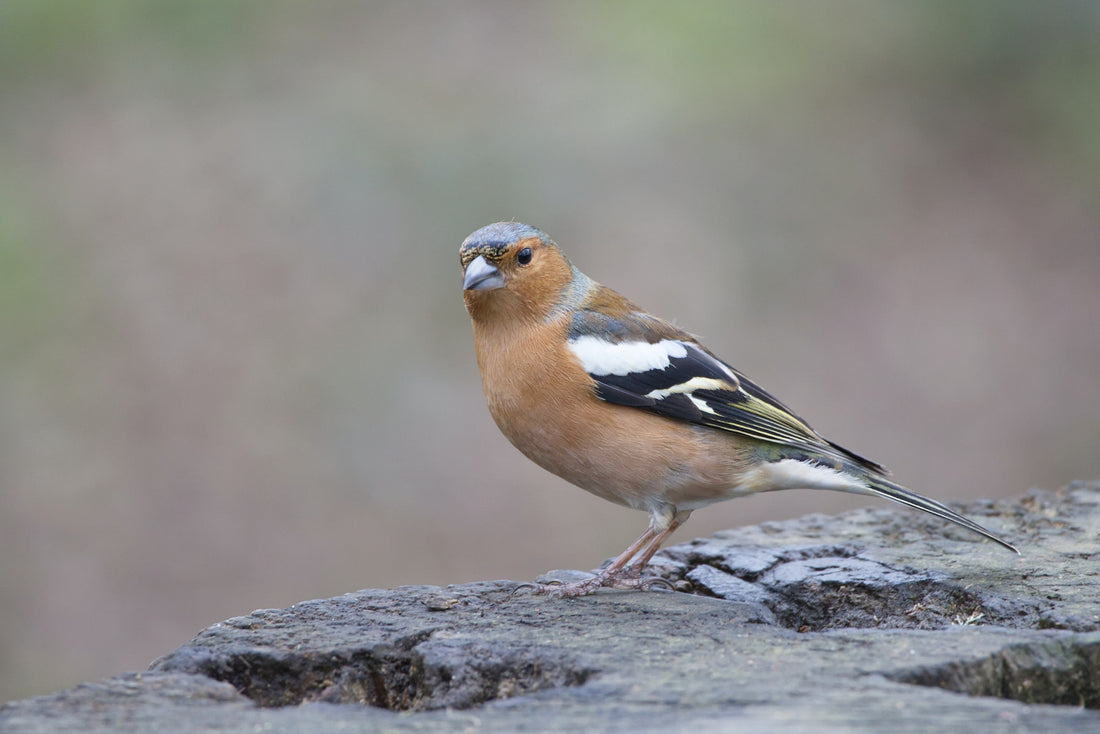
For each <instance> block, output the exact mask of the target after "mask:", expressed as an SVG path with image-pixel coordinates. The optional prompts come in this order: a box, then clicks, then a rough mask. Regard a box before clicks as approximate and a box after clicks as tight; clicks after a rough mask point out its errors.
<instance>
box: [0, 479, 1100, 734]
mask: <svg viewBox="0 0 1100 734" xmlns="http://www.w3.org/2000/svg"><path fill="white" fill-rule="evenodd" d="M963 509H964V511H966V512H967V513H968V514H971V515H972V516H974V517H975V518H976V519H978V520H979V521H980V522H982V523H983V524H987V525H989V526H990V527H992V528H993V529H995V530H997V531H1000V532H1003V533H1004V534H1005V535H1006V536H1007V537H1009V538H1010V539H1012V540H1013V541H1015V542H1017V543H1018V544H1019V546H1020V547H1021V549H1022V551H1023V554H1022V555H1021V556H1014V555H1013V554H1011V553H1009V552H1008V551H1005V550H1004V549H1002V548H999V547H997V546H995V545H993V544H991V543H987V542H982V541H980V540H978V539H976V538H974V537H971V536H970V535H968V534H963V533H957V532H955V531H954V530H953V529H952V528H951V527H949V526H947V525H946V524H943V523H939V522H937V521H936V520H934V519H931V518H924V517H923V516H919V515H917V514H915V513H912V512H908V511H905V510H901V509H897V510H895V509H891V508H877V509H873V510H859V511H856V512H852V513H847V514H845V515H840V516H838V517H825V516H820V515H814V516H809V517H805V518H801V519H798V520H793V521H789V522H782V523H767V524H764V525H760V526H756V527H748V528H740V529H737V530H730V531H725V532H722V533H719V534H717V535H715V536H714V537H711V538H705V539H701V540H695V541H691V542H689V543H684V544H682V545H678V546H673V547H671V548H669V549H667V550H666V551H663V552H662V553H660V554H659V555H658V557H657V558H656V559H655V564H654V566H653V568H654V569H655V570H656V571H658V572H659V573H660V574H661V575H662V576H663V577H664V578H666V579H668V580H669V582H670V583H671V584H672V585H673V586H674V587H675V588H681V589H685V590H689V591H692V592H694V593H677V592H669V591H663V590H655V591H651V592H648V593H640V592H621V591H603V592H600V593H598V594H595V595H593V596H589V597H584V598H580V599H547V598H545V597H532V596H530V595H529V594H527V593H526V592H523V591H520V592H518V593H517V594H515V595H513V594H512V591H513V589H514V587H515V583H514V582H509V581H494V582H482V583H475V584H462V585H456V586H448V587H428V586H408V587H401V588H397V589H391V590H377V589H369V590H365V591H360V592H357V593H354V594H346V595H344V596H340V597H336V598H333V599H325V600H318V601H309V602H303V603H301V604H296V605H294V606H292V607H289V608H287V609H279V610H260V611H256V612H253V613H252V614H249V615H246V616H243V617H235V618H233V619H229V620H226V621H225V622H222V623H220V624H216V625H214V626H212V627H210V628H209V629H207V630H204V631H203V632H201V633H200V634H199V635H198V636H196V637H195V638H194V639H193V640H191V641H190V642H188V643H187V644H186V645H184V646H183V647H180V648H179V649H177V650H175V651H173V652H171V653H169V654H167V655H165V656H164V657H162V658H160V659H159V660H157V661H156V662H154V663H153V665H152V667H151V668H150V670H149V671H148V672H145V673H130V674H126V675H122V676H118V677H116V678H111V679H109V680H107V681H104V682H101V683H94V684H85V685H82V686H78V687H76V688H74V689H71V690H69V691H63V692H60V693H56V694H52V695H49V696H42V697H39V698H34V699H29V700H26V701H17V702H13V703H9V704H7V705H5V706H4V707H3V708H0V731H4V732H46V731H50V732H52V731H63V730H65V731H67V730H80V731H89V730H101V731H134V732H137V731H141V732H156V731H178V730H181V729H203V728H206V729H216V730H219V731H240V732H244V731H249V732H251V731H260V730H272V731H328V730H336V729H340V730H347V731H394V732H404V731H410V732H411V731H417V732H431V731H463V730H468V729H476V730H480V731H500V732H512V731H585V732H600V731H625V730H629V731H643V732H644V731H662V732H665V731H691V732H698V731H727V730H735V729H737V730H739V729H747V730H752V731H783V732H786V731H791V730H812V731H867V732H877V731H883V730H890V731H927V730H929V729H933V728H936V729H944V730H953V729H962V730H966V729H967V728H978V727H980V728H981V730H982V731H983V732H992V731H1025V730H1038V731H1044V732H1070V731H1072V732H1075V734H1076V732H1080V731H1089V730H1100V584H1098V581H1100V483H1076V484H1073V485H1070V486H1069V487H1067V488H1065V489H1063V490H1060V491H1058V492H1032V493H1030V494H1028V495H1027V496H1025V497H1023V498H1022V499H1017V500H1011V501H1001V502H993V503H990V502H983V503H976V504H973V505H971V506H969V507H965V508H963ZM554 577H556V578H561V577H562V574H554ZM656 588H658V589H659V588H660V587H656Z"/></svg>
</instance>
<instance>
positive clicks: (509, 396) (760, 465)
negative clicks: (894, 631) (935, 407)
mask: <svg viewBox="0 0 1100 734" xmlns="http://www.w3.org/2000/svg"><path fill="white" fill-rule="evenodd" d="M460 255H461V261H462V269H463V284H462V287H463V298H464V300H465V302H466V310H467V311H468V312H469V314H470V318H471V320H472V321H473V327H474V343H475V346H476V350H477V362H478V366H479V367H480V369H481V382H482V387H483V388H484V391H485V398H486V401H487V402H488V405H489V412H490V413H491V414H492V416H493V419H494V420H495V421H496V424H497V426H498V427H499V428H500V430H501V432H502V433H503V434H504V435H505V436H506V437H507V438H508V440H509V441H511V442H512V444H513V445H514V446H515V447H516V448H518V449H519V450H520V451H522V452H523V453H524V454H525V455H526V456H527V457H528V458H529V459H531V460H532V461H534V462H535V463H536V464H538V465H539V466H541V467H543V468H544V469H548V470H549V471H551V472H553V473H554V474H557V475H558V476H559V477H561V478H563V479H565V480H567V481H569V482H572V483H573V484H575V485H577V486H578V487H581V488H582V489H586V490H588V491H589V492H592V493H593V494H595V495H596V496H598V497H602V498H604V499H606V500H610V501H612V502H617V503H619V504H621V505H625V506H627V507H633V508H634V509H637V510H644V511H646V512H648V513H649V527H648V528H647V529H646V531H645V532H644V533H642V535H641V536H640V537H639V538H638V539H637V540H635V541H634V542H633V543H631V544H630V546H629V547H627V549H626V550H624V551H623V552H622V553H621V554H619V555H618V556H617V557H616V558H615V559H613V560H612V561H611V563H610V564H608V565H606V566H604V567H603V568H602V569H600V570H599V571H597V572H595V575H594V576H593V577H591V578H589V579H586V580H584V581H579V582H573V583H569V584H564V585H561V586H551V585H534V587H535V591H536V593H552V594H554V595H561V596H580V595H583V594H588V593H591V592H593V591H595V590H597V589H599V588H600V587H604V586H614V587H617V588H647V587H648V586H649V584H651V583H652V581H653V580H652V579H650V580H646V579H644V578H643V577H642V570H643V569H644V568H645V566H646V564H647V563H648V562H649V560H650V558H651V557H652V556H653V554H654V553H656V552H657V549H658V548H660V546H661V543H662V542H663V541H664V540H665V539H666V538H667V537H668V536H669V535H670V534H671V533H672V532H673V531H674V530H675V529H676V528H677V527H679V526H680V525H682V524H683V522H684V521H685V520H687V518H688V516H689V515H690V514H691V513H692V512H693V511H694V510H697V509H699V508H700V507H703V506H705V505H709V504H710V503H712V502H718V501H720V500H726V499H730V498H733V497H742V496H745V495H749V494H753V493H756V492H769V491H772V490H777V489H794V488H805V489H831V490H837V491H841V492H854V493H858V494H868V495H876V496H879V497H885V498H886V499H890V500H894V501H895V502H900V503H902V504H904V505H908V506H909V507H914V508H916V509H918V510H923V511H925V512H929V513H931V514H933V515H936V516H937V517H941V518H944V519H946V520H950V521H952V522H954V523H957V524H958V525H961V526H962V527H964V528H966V529H968V530H971V531H973V532H975V533H978V534H980V535H983V536H985V537H986V538H989V539H990V540H993V541H995V542H997V543H1000V544H1001V545H1003V546H1004V547H1006V548H1008V549H1010V550H1013V551H1015V550H1016V549H1015V548H1014V547H1013V546H1012V545H1010V544H1009V543H1008V542H1007V541H1005V540H1002V539H1001V538H999V537H997V536H996V535H994V534H993V533H992V532H990V531H989V530H986V529H985V528H983V527H982V526H981V525H978V524H977V523H975V522H973V521H972V520H969V519H967V518H965V517H963V516H962V515H960V514H958V513H956V512H954V511H953V510H951V509H950V508H948V507H946V506H945V505H943V504H941V503H939V502H937V501H936V500H933V499H929V498H927V497H923V496H921V495H919V494H916V493H915V492H912V491H910V490H908V489H905V488H904V487H901V486H899V485H897V484H894V483H893V482H891V481H890V480H889V479H887V478H886V477H887V471H886V470H885V469H884V468H883V467H882V466H880V465H879V464H876V463H875V462H873V461H870V460H868V459H865V458H863V457H862V456H859V455H858V454H856V453H853V452H852V451H849V450H848V449H845V448H843V447H841V446H839V445H837V444H835V443H833V442H832V441H828V440H826V439H824V438H822V437H821V436H820V435H819V434H818V433H817V432H816V431H815V430H814V429H813V428H811V427H810V426H809V424H807V423H806V421H804V420H802V419H801V418H799V417H798V416H797V415H795V413H793V412H792V411H791V410H790V409H789V408H787V406H785V405H784V404H783V403H781V402H780V401H779V400H777V399H776V398H774V397H772V396H771V395H770V394H768V393H767V392H765V391H764V390H763V389H761V388H760V387H758V386H757V385H756V384H755V383H753V382H751V381H750V380H748V379H747V378H746V377H745V376H744V375H742V374H741V373H740V372H738V371H737V370H735V369H734V368H733V367H731V366H730V365H728V364H726V363H725V362H723V361H722V360H720V359H718V357H716V356H715V355H714V354H712V353H711V352H710V350H708V349H707V348H706V347H704V346H703V345H702V344H700V343H699V341H698V340H697V339H696V338H695V337H694V336H692V335H691V334H688V333H687V332H685V331H682V330H681V329H678V328H677V327H675V326H673V325H672V324H670V323H669V322H667V321H663V320H662V319H659V318H657V317H656V316H652V315H650V314H648V313H646V312H645V311H643V310H642V309H640V308H639V307H637V306H635V305H634V304H633V303H631V302H630V301H628V300H627V299H626V298H624V297H623V296H621V295H619V294H618V293H616V292H615V291H613V290H611V289H610V288H607V287H605V286H602V285H600V284H599V283H597V282H595V281H594V280H592V279H591V278H589V277H588V276H586V275H585V274H584V273H582V272H581V271H579V270H578V269H577V268H576V267H574V266H573V264H572V263H570V262H569V260H568V259H567V258H566V256H565V254H564V253H563V252H562V251H561V250H560V249H558V246H557V245H556V244H554V242H552V241H551V240H550V238H549V237H547V236H546V235H545V234H544V233H542V232H540V231H539V230H537V229H535V228H534V227H531V226H528V225H526V224H520V223H518V222H498V223H497V224H491V225H489V226H487V227H483V228H482V229H479V230H477V231H476V232H474V233H473V234H471V235H470V236H469V237H467V238H466V241H465V242H463V243H462V247H461V250H460Z"/></svg>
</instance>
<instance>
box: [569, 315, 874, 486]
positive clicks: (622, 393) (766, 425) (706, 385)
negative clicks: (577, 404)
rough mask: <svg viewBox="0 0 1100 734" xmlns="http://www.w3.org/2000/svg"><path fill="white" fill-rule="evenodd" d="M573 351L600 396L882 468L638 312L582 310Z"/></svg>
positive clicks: (664, 325)
mask: <svg viewBox="0 0 1100 734" xmlns="http://www.w3.org/2000/svg"><path fill="white" fill-rule="evenodd" d="M569 346H570V348H571V350H572V351H573V354H574V355H575V356H576V357H577V359H578V360H579V361H580V363H581V365H582V366H583V367H584V369H585V371H586V372H587V373H588V374H589V376H590V377H591V378H592V379H593V381H594V382H595V389H596V396H597V397H598V398H600V399H601V400H605V401H607V402H609V403H616V404H618V405H624V406H629V407H634V408H640V409H642V410H648V411H651V412H653V413H657V414H658V415H663V416H666V417H668V418H674V419H677V420H682V421H687V422H689V423H695V424H698V425H703V426H709V427H711V428H716V429H719V430H723V431H730V432H731V433H735V434H738V435H741V436H745V437H747V438H752V439H756V440H759V441H766V442H769V443H772V444H778V445H781V446H786V447H790V448H794V449H799V450H802V451H807V452H810V453H811V454H825V455H830V456H834V457H839V458H844V459H847V460H849V461H853V462H855V463H856V464H857V465H859V466H860V467H862V468H863V469H865V470H868V471H871V472H873V473H875V474H880V475H884V474H885V469H883V468H882V467H881V466H880V465H878V464H876V463H875V462H873V461H870V460H869V459H865V458H863V457H862V456H859V455H857V454H855V453H853V452H851V451H848V450H847V449H845V448H843V447H841V446H838V445H836V444H834V443H832V442H831V441H827V440H826V439H824V438H823V437H822V436H821V435H819V434H818V433H817V431H815V430H814V429H813V428H811V427H810V425H809V424H808V423H807V422H806V421H804V420H803V419H802V418H800V417H798V415H796V414H795V413H794V412H793V411H792V410H791V409H790V408H788V407H787V406H786V405H784V404H783V403H781V402H780V401H779V400H778V399H776V398H775V397H774V396H772V395H771V394H769V393H768V392H767V391H765V390H764V389H763V388H761V387H760V386H759V385H757V384H756V383H754V382H752V381H751V380H749V379H748V378H747V377H745V376H744V375H743V374H741V373H740V372H738V371H737V370H735V369H734V368H733V367H731V366H730V365H728V364H726V363H725V362H723V361H722V360H720V359H718V358H717V357H715V356H714V355H713V354H711V353H710V352H709V351H708V350H707V349H706V348H705V347H703V346H702V345H701V344H699V343H698V341H697V340H696V339H695V338H694V337H692V336H691V335H690V334H687V333H686V332H683V331H681V330H679V329H677V328H676V327H674V326H672V325H671V324H668V323H667V322H663V321H660V320H659V319H656V318H655V317H652V316H649V315H647V314H643V313H640V312H637V311H634V312H629V313H623V314H621V315H617V316H615V317H611V316H607V315H605V314H603V313H599V312H594V311H580V312H578V313H577V314H575V315H574V317H573V324H572V328H571V329H570V334H569Z"/></svg>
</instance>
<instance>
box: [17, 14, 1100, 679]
mask: <svg viewBox="0 0 1100 734" xmlns="http://www.w3.org/2000/svg"><path fill="white" fill-rule="evenodd" d="M1098 38H1100V5H1097V4H1096V3H1091V2H1048V3H1030V2H1003V1H1000V0H998V1H992V2H964V3H959V2H955V1H953V0H952V1H944V2H926V3H920V4H918V3H908V4H900V5H899V4H884V3H877V2H873V1H867V2H833V3H828V4H825V3H816V2H789V3H781V4H780V3H745V4H734V3H727V2H718V1H716V2H694V3H685V4H672V3H665V2H657V1H656V0H654V1H652V2H629V3H627V2H607V3H588V2H582V1H581V0H576V1H573V2H558V3H542V4H534V3H515V2H511V1H510V0H499V1H479V2H420V3H403V2H396V1H395V2H369V3H352V2H316V3H297V2H236V1H234V0H209V1H204V0H191V1H190V2H167V1H154V0H141V1H135V2H128V1H127V2H124V1H120V0H99V1H97V2H94V3H91V2H83V1H82V0H73V1H62V0H27V1H24V0H5V2H3V3H0V700H5V699H9V698H16V697H24V696H29V695H33V694H38V693H44V692H47V691H51V690H54V689H57V688H61V687H65V686H69V685H72V684H75V683H77V682H79V681H81V680H85V679H93V678H98V677H101V676H106V675H110V674H114V673H118V672H121V671H124V670H134V669H142V668H144V667H145V666H147V665H148V663H149V662H150V661H151V660H152V659H153V658H154V657H156V656H158V655H160V654H163V653H165V652H167V651H169V650H171V649H172V648H174V647H176V646H177V645H179V644H182V643H183V642H185V641H186V640H187V639H188V638H189V637H190V636H191V635H192V634H193V633H195V632H197V631H198V630H200V629H201V628H203V627H204V626H206V625H209V624H211V623H214V622H217V621H219V620H221V619H223V618H226V617H230V616H233V615H238V614H243V613H247V612H249V611H251V610H252V609H255V608H260V607H278V606H285V605H289V604H292V603H294V602H297V601H299V600H303V599H308V598H317V597H325V596H331V595H336V594H340V593H343V592H348V591H353V590H356V589H360V588H365V587H387V586H394V585H400V584H419V583H433V584H445V583H455V582H464V581H471V580H477V579H486V578H504V577H507V578H512V579H530V578H533V577H534V576H535V575H537V574H539V573H541V572H543V571H545V570H548V569H551V568H592V567H594V566H596V565H597V564H598V563H599V562H600V561H601V560H602V559H604V558H606V557H608V556H611V555H613V554H615V553H617V552H618V551H619V550H621V549H622V548H623V547H625V546H626V544H627V543H628V542H629V541H630V540H632V539H633V538H635V537H636V536H637V534H638V533H640V532H641V530H642V529H643V527H644V526H645V523H646V518H645V516H644V515H642V514H641V513H637V512H632V511H629V510H626V509H623V508H619V507H616V506H613V505H611V504H608V503H605V502H603V501H602V500H598V499H596V498H594V497H591V496H589V495H587V494H586V493H584V492H582V491H580V490H578V489H576V488H574V487H571V486H569V485H567V484H566V483H564V482H563V481H561V480H559V479H557V478H555V477H553V476H551V475H549V474H547V473H545V472H544V471H542V470H541V469H539V468H538V467H536V466H535V465H533V464H531V463H529V462H528V461H527V460H526V459H524V458H523V457H522V456H521V455H520V454H519V453H518V452H516V451H515V450H513V449H512V448H511V446H509V445H508V444H507V443H506V441H505V440H504V439H503V438H502V437H501V436H500V435H499V434H498V432H497V429H496V427H495V426H494V425H493V423H492V420H491V418H490V417H489V415H488V412H487V410H486V408H485V406H484V400H483V397H482V394H481V386H480V382H479V377H478V373H477V367H476V364H475V361H474V353H473V345H472V339H471V334H470V326H469V322H468V319H467V316H466V314H465V312H464V310H463V307H462V299H461V294H460V285H459V282H460V273H459V266H458V246H459V243H460V242H461V241H462V240H463V238H465V236H466V235H467V234H468V233H470V232H471V231H473V230H474V229H477V228H478V227H481V226H483V225H485V224H488V223H490V222H493V221H497V220H501V219H517V220H520V221H524V222H528V223H530V224H533V225H535V226H537V227H540V228H542V229H544V230H546V231H547V232H548V233H550V235H551V236H552V237H553V238H554V239H555V240H557V242H558V243H559V244H561V245H562V246H563V248H564V249H565V250H566V251H567V252H568V253H569V254H570V255H571V257H572V259H573V260H574V262H575V263H577V264H578V265H579V266H580V267H581V268H582V269H584V270H585V271H586V272H587V273H588V274H589V275H591V276H593V277H594V278H596V279H597V280H600V281H602V282H604V283H607V284H608V285H611V286H612V287H615V288H617V289H619V290H622V291H623V292H625V293H627V294H628V295H629V296H630V297H631V298H632V299H633V300H635V301H637V302H639V303H640V304H642V305H643V306H644V307H646V308H648V309H650V310H652V311H654V312H656V313H658V314H661V315H664V316H666V317H669V318H675V319H676V321H677V322H678V323H679V324H680V325H682V326H684V327H685V328H687V329H689V330H691V331H693V332H695V333H698V334H701V335H703V336H704V337H705V338H706V340H707V342H708V344H709V345H710V346H711V347H712V348H713V349H714V350H715V351H716V352H717V353H718V354H720V355H722V356H724V357H725V358H726V359H728V360H729V361H730V362H731V363H732V364H734V365H735V366H737V367H738V368H740V369H742V370H743V371H745V372H746V373H747V374H748V375H750V376H751V377H753V378H754V379H756V380H757V381H759V382H760V383H762V384H763V385H764V386H765V387H766V388H767V389H769V390H771V391H773V392H775V393H776V394H777V395H779V396H780V397H781V398H782V399H784V400H785V401H787V402H788V403H789V404H791V405H792V406H793V407H794V408H795V409H796V410H798V411H799V412H800V413H801V414H802V415H803V416H805V417H806V418H807V419H808V420H810V421H811V423H813V424H814V426H815V427H817V428H818V429H819V430H820V431H821V432H822V433H824V434H825V435H826V436H828V437H830V438H832V439H833V440H835V441H838V442H840V443H842V444H844V445H847V446H850V447H851V448H853V449H854V450H856V451H858V452H859V453H862V454H865V455H867V456H869V457H872V458H874V459H877V460H879V461H882V462H883V463H885V464H887V465H888V466H890V467H891V468H892V469H893V470H894V472H895V476H896V478H897V479H898V480H899V481H901V482H903V483H905V484H907V485H909V486H911V487H913V488H915V489H918V490H920V491H922V492H924V493H927V494H930V495H932V496H935V497H937V498H940V499H945V500H961V499H966V498H977V497H1009V496H1014V495H1019V494H1020V493H1022V492H1024V491H1026V490H1027V489H1028V488H1029V487H1033V486H1040V487H1048V488H1054V487H1057V486H1060V485H1062V484H1064V483H1065V482H1067V481H1069V480H1072V479H1075V478H1096V477H1097V476H1100V452H1098V445H1100V410H1098V407H1100V241H1098V240H1100V236H1098V232H1100V135H1098V132H1097V131H1098V130H1100V93H1098V90H1100V43H1098V42H1097V39H1098ZM867 504H873V501H872V500H868V499H864V498H850V497H845V496H841V495H835V494H814V493H810V492H788V493H782V494H778V495H771V496H763V497H756V498H751V499H747V500H743V501H738V502H728V503H723V504H720V505H715V506H713V507H711V508H709V509H708V510H705V511H702V512H699V513H697V514H696V515H695V517H693V518H692V520H691V522H690V523H689V524H688V526H687V527H686V528H685V529H684V530H681V531H680V532H679V533H678V534H677V539H678V540H681V541H684V540H688V539H690V538H692V537H696V536H699V535H704V534H708V533H710V532H713V531H714V530H717V529H719V528H725V527H732V526H737V525H743V524H751V523H757V522H761V521H765V520H772V519H782V518H786V517H792V516H796V515H799V514H803V513H806V512H817V511H827V512H834V511H839V510H842V509H847V508H852V507H857V506H863V505H867Z"/></svg>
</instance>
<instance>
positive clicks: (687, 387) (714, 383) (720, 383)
mask: <svg viewBox="0 0 1100 734" xmlns="http://www.w3.org/2000/svg"><path fill="white" fill-rule="evenodd" d="M736 389H737V387H736V386H735V385H730V384H729V383H728V382H726V381H725V380H715V379H714V378H712V377H692V378H691V379H690V380H688V381H687V382H681V383H680V384H679V385H673V386H672V387H666V388H664V389H660V390H650V391H649V392H647V393H646V394H645V396H646V397H647V398H653V399H654V400H663V399H664V398H667V397H668V396H669V395H675V394H676V393H688V397H691V395H690V393H693V392H695V391H696V390H736ZM691 399H692V401H693V402H695V403H696V404H699V403H702V404H703V405H706V403H703V401H701V400H697V399H696V398H694V397H692V398H691ZM700 409H701V410H706V411H707V412H708V413H713V412H714V411H713V410H711V409H710V407H709V406H707V407H706V408H700Z"/></svg>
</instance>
